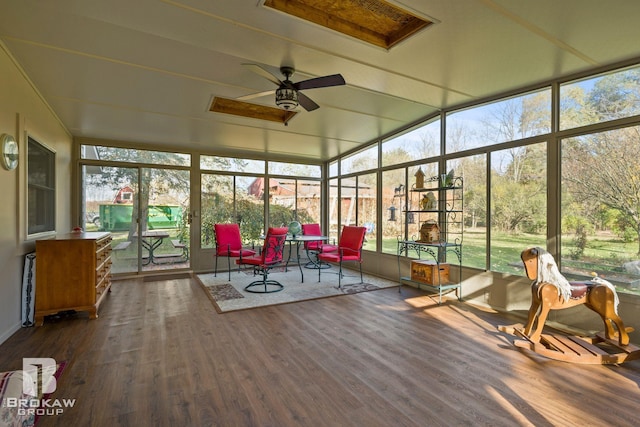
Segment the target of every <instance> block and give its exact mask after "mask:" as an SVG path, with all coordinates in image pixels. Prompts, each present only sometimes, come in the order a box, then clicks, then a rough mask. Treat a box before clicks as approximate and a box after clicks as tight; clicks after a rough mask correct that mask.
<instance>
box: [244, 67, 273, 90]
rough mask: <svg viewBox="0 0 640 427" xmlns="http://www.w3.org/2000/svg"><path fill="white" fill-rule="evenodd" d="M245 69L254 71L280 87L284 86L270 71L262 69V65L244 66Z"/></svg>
mask: <svg viewBox="0 0 640 427" xmlns="http://www.w3.org/2000/svg"><path fill="white" fill-rule="evenodd" d="M242 65H244V66H245V67H247V68H248V69H250V70H251V71H253V72H254V73H256V74H258V75H260V76H262V77H264V78H265V79H267V80H269V81H270V82H272V83H274V84H276V85H278V86H280V85H281V84H282V82H281V81H280V79H278V78H277V77H276V76H274V75H273V74H271V73H270V72H269V71H267V70H265V69H264V68H262V67H261V66H260V65H258V64H242Z"/></svg>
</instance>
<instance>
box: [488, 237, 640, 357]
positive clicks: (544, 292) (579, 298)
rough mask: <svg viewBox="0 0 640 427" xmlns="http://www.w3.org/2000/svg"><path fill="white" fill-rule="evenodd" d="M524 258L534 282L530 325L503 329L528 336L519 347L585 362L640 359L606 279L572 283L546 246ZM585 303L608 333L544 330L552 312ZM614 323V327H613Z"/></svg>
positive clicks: (517, 343) (611, 286)
mask: <svg viewBox="0 0 640 427" xmlns="http://www.w3.org/2000/svg"><path fill="white" fill-rule="evenodd" d="M521 258H522V262H523V263H524V268H525V271H526V274H527V277H528V278H529V279H531V280H532V281H533V282H532V284H531V307H530V308H529V316H528V319H527V324H526V325H525V326H524V327H522V325H513V326H500V327H498V329H499V330H501V331H502V332H507V333H510V334H514V335H516V336H519V337H520V338H523V339H521V340H516V341H514V345H515V346H516V347H520V348H527V349H529V350H531V351H533V352H535V353H538V354H540V355H542V356H545V357H548V358H551V359H556V360H563V361H566V362H573V363H583V364H612V363H622V362H625V361H628V360H634V359H638V358H640V348H639V347H636V346H634V345H633V344H630V343H629V332H631V331H633V328H630V327H625V326H624V323H623V322H622V319H621V318H620V316H619V315H618V295H617V293H616V289H615V287H614V286H613V285H612V284H611V283H609V282H608V281H606V280H603V279H601V278H599V277H594V278H593V279H592V280H590V281H585V282H568V281H567V280H566V279H565V278H564V277H563V276H562V274H560V271H559V270H558V266H557V265H556V263H555V261H554V259H553V257H552V256H551V254H549V253H548V252H547V251H545V250H544V249H541V248H530V249H526V250H524V251H522V253H521ZM581 304H584V305H585V306H586V307H588V308H590V309H591V310H593V311H595V312H596V313H598V314H599V315H600V317H601V318H602V320H603V322H604V327H605V330H604V333H598V334H596V336H595V337H578V336H566V335H547V334H543V333H542V330H543V328H544V324H545V321H546V320H547V316H548V314H549V311H551V310H560V309H564V308H569V307H575V306H577V305H581ZM614 326H615V328H614Z"/></svg>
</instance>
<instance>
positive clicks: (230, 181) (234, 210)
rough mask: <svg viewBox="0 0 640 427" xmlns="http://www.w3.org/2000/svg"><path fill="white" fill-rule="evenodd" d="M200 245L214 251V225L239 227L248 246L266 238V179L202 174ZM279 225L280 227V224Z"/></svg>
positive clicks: (261, 177)
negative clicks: (227, 224) (264, 236)
mask: <svg viewBox="0 0 640 427" xmlns="http://www.w3.org/2000/svg"><path fill="white" fill-rule="evenodd" d="M200 195H201V201H200V205H201V210H202V215H201V217H202V218H201V221H200V222H201V245H202V247H205V248H206V247H213V246H214V245H215V238H214V234H213V225H214V224H217V223H229V222H232V223H237V224H240V233H241V237H242V240H243V242H244V243H245V244H251V243H254V242H256V241H258V239H259V238H260V236H261V235H262V234H264V231H265V230H264V227H265V221H264V197H265V187H264V177H263V176H234V175H219V174H209V173H203V174H202V176H201V189H200ZM277 225H280V224H277Z"/></svg>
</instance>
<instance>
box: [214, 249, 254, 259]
mask: <svg viewBox="0 0 640 427" xmlns="http://www.w3.org/2000/svg"><path fill="white" fill-rule="evenodd" d="M240 254H242V256H243V257H250V256H252V255H255V254H256V251H254V250H251V249H241V250H231V251H229V253H228V254H227V251H218V255H228V256H230V257H231V258H238V257H239V256H240Z"/></svg>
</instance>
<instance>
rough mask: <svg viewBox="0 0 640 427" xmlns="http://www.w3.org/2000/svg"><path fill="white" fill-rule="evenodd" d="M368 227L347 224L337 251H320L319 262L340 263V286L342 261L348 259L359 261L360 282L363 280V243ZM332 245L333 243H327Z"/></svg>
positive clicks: (339, 283) (339, 282)
mask: <svg viewBox="0 0 640 427" xmlns="http://www.w3.org/2000/svg"><path fill="white" fill-rule="evenodd" d="M366 231H367V229H366V228H365V227H354V226H348V225H345V226H344V227H343V228H342V234H340V240H339V241H338V248H337V250H336V251H335V252H328V253H327V252H320V253H318V261H319V262H322V261H324V262H333V263H338V264H339V265H340V270H339V271H338V288H341V287H342V263H343V262H347V261H354V262H357V263H358V265H359V267H360V283H362V282H363V280H362V245H363V244H364V235H365V233H366ZM326 246H332V245H326ZM321 270H322V269H321V268H319V269H318V282H319V281H320V271H321Z"/></svg>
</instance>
